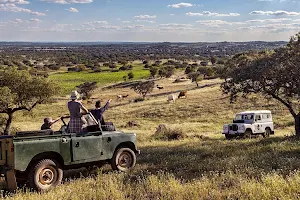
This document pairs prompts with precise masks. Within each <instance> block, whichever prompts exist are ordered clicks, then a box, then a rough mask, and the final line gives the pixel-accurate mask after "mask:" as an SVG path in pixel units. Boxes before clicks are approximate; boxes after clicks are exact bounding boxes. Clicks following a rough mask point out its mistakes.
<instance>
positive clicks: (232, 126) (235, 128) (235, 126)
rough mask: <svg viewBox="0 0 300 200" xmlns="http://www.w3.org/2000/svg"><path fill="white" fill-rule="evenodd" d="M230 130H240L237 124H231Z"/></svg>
mask: <svg viewBox="0 0 300 200" xmlns="http://www.w3.org/2000/svg"><path fill="white" fill-rule="evenodd" d="M229 130H231V131H237V130H238V126H237V125H236V124H233V125H230V127H229Z"/></svg>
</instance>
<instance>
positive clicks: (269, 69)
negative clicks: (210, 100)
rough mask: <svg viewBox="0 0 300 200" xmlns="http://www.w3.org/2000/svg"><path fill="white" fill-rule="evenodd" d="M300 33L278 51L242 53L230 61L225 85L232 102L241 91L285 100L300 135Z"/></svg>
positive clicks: (243, 93) (224, 90)
mask: <svg viewBox="0 0 300 200" xmlns="http://www.w3.org/2000/svg"><path fill="white" fill-rule="evenodd" d="M299 55H300V33H299V34H297V35H296V36H295V37H292V38H291V40H290V42H289V43H288V45H287V46H286V47H282V48H279V49H276V50H275V51H270V52H268V51H263V52H259V53H248V54H238V55H236V56H234V57H233V58H232V59H231V60H229V61H228V62H227V64H226V65H227V66H228V73H227V78H230V79H227V81H225V82H224V83H223V84H222V85H221V89H222V90H223V92H224V93H225V94H230V97H231V98H230V100H231V102H234V101H235V100H236V98H237V97H238V96H239V95H240V94H241V95H242V96H244V97H247V95H249V94H251V93H260V94H263V95H266V96H267V97H271V98H273V99H276V100H277V101H279V102H280V103H282V104H283V105H284V106H285V107H287V109H288V110H289V112H290V113H291V115H292V116H293V117H294V121H295V132H296V135H297V136H300V104H299V97H300V67H299V64H300V56H299Z"/></svg>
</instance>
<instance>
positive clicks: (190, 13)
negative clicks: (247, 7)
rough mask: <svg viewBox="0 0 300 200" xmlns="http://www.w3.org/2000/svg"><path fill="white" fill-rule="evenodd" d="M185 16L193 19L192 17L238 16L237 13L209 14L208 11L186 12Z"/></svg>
mask: <svg viewBox="0 0 300 200" xmlns="http://www.w3.org/2000/svg"><path fill="white" fill-rule="evenodd" d="M186 15H187V16H190V17H193V16H215V17H237V16H240V14H239V13H228V14H220V13H215V12H210V11H203V12H201V13H193V12H188V13H186Z"/></svg>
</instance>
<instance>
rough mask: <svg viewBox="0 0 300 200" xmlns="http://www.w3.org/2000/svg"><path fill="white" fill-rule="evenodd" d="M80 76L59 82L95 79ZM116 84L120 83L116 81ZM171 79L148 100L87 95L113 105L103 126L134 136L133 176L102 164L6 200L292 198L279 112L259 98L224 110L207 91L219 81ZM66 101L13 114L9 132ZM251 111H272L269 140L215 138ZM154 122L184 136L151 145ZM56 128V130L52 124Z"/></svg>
mask: <svg viewBox="0 0 300 200" xmlns="http://www.w3.org/2000/svg"><path fill="white" fill-rule="evenodd" d="M110 74H113V73H110ZM81 75H82V76H83V77H84V78H82V79H80V78H78V80H75V81H74V80H73V78H74V76H76V74H75V73H74V74H73V73H70V75H68V74H66V76H64V77H63V79H64V80H65V81H66V80H70V81H71V85H72V87H73V85H76V84H77V83H79V82H81V81H85V80H86V78H87V77H88V76H89V75H91V78H89V79H92V80H97V78H98V77H96V75H95V76H94V77H93V74H85V73H81ZM81 75H80V76H81ZM60 76H61V77H62V75H53V76H52V78H53V79H55V80H61V79H59V78H61V77H60ZM72 76H73V78H72ZM99 76H100V74H99ZM101 76H102V75H101ZM137 76H138V75H137ZM141 76H142V75H141ZM104 77H106V78H104ZM120 78H121V79H122V75H120ZM102 80H103V82H101V81H102ZM104 80H105V81H106V82H105V81H104ZM109 80H115V77H114V78H112V77H109V74H107V75H105V76H103V77H102V78H101V80H99V82H98V83H99V84H100V85H102V84H106V83H108V82H110V81H109ZM77 81H78V82H77ZM173 81H174V79H162V80H160V81H158V82H157V84H159V85H161V86H163V87H164V89H163V90H158V89H157V88H155V89H154V91H153V92H152V93H151V94H150V95H149V96H148V97H147V100H146V101H144V102H140V103H129V100H131V99H134V98H136V97H137V96H138V95H137V94H136V93H134V92H133V91H132V90H130V89H129V88H125V89H109V90H101V89H99V90H97V91H95V92H94V96H93V97H94V98H96V99H101V100H102V102H103V103H104V102H105V101H106V100H108V99H110V98H112V99H113V102H112V104H111V108H110V109H109V110H108V111H107V112H106V113H105V118H106V119H107V121H111V122H113V123H114V124H115V125H116V126H117V127H118V129H120V130H124V131H126V132H134V133H136V134H137V140H138V147H139V149H140V150H141V154H140V155H139V156H138V159H137V166H136V168H135V169H134V170H133V171H132V172H129V173H127V174H125V173H116V172H113V171H112V170H111V169H110V168H109V166H108V165H107V166H104V168H103V169H97V170H94V171H87V170H84V169H83V170H82V171H80V172H74V173H73V174H72V173H71V172H70V174H71V175H70V176H66V179H65V183H64V184H63V185H61V186H59V187H57V188H55V189H54V190H52V191H50V192H48V193H43V194H39V193H32V192H29V191H27V190H26V189H25V190H22V189H20V190H19V191H18V192H17V194H13V195H11V197H10V198H11V199H22V200H23V199H80V200H83V199H297V198H299V190H300V170H299V169H300V142H299V141H298V140H297V139H295V138H294V137H291V136H292V135H293V120H292V117H291V115H290V114H289V112H288V110H287V109H286V108H285V107H283V106H282V105H281V104H279V103H278V102H276V101H272V100H270V101H269V100H267V99H265V98H263V97H261V96H252V97H250V98H249V99H240V100H239V101H238V102H237V103H235V104H229V99H228V97H227V96H224V95H222V94H221V91H220V89H219V85H211V84H218V83H221V82H222V80H220V79H214V80H205V81H202V82H201V83H200V87H199V88H196V87H195V84H194V83H190V81H187V82H183V83H173ZM66 82H67V81H66ZM63 84H65V83H63ZM210 85H211V86H210ZM65 86H66V88H68V87H69V86H67V85H65ZM70 87H71V86H70ZM179 90H187V91H188V97H187V98H186V99H177V101H176V103H174V104H168V103H167V94H169V93H174V94H177V95H178V91H179ZM117 94H129V97H128V99H125V100H122V101H121V102H117V101H116V95H117ZM66 102H67V100H65V101H58V102H54V103H52V104H48V105H39V106H38V107H37V108H36V109H35V110H34V112H33V113H31V114H30V115H28V114H25V113H24V114H22V113H19V114H18V115H17V116H16V120H15V123H14V126H15V127H18V128H19V129H22V130H32V129H39V127H40V125H41V123H42V120H43V118H44V117H46V116H52V117H53V118H55V117H58V116H60V115H62V114H65V113H67V108H66ZM83 103H84V104H85V105H86V106H87V107H88V108H92V107H93V104H88V103H87V102H86V101H84V102H83ZM255 109H257V110H258V109H259V110H261V109H263V110H266V109H269V110H271V111H272V113H273V118H274V123H275V127H276V130H275V135H274V136H271V137H270V138H267V139H264V138H262V137H256V138H252V139H247V140H243V139H237V140H231V141H227V140H225V138H224V136H223V135H222V134H221V131H222V126H223V124H224V123H230V122H231V121H232V118H233V117H234V114H235V113H237V112H241V111H244V110H255ZM128 121H135V122H136V123H138V124H139V126H138V127H133V128H126V127H125V125H126V123H127V122H128ZM159 124H166V125H167V126H168V127H170V128H171V129H173V130H181V131H182V132H183V133H184V134H185V135H186V138H185V139H181V140H174V141H165V140H160V139H155V137H154V136H153V134H154V133H155V131H156V127H157V126H158V125H159ZM55 128H56V129H57V128H59V125H57V126H56V127H55ZM67 173H68V172H67ZM8 199H9V198H8Z"/></svg>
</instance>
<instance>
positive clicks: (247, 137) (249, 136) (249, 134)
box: [243, 129, 252, 139]
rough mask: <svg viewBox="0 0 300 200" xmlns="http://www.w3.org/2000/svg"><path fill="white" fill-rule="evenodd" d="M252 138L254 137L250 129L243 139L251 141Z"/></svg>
mask: <svg viewBox="0 0 300 200" xmlns="http://www.w3.org/2000/svg"><path fill="white" fill-rule="evenodd" d="M251 136H252V131H251V130H249V129H248V130H246V131H245V133H244V135H243V138H246V139H249V138H251Z"/></svg>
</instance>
